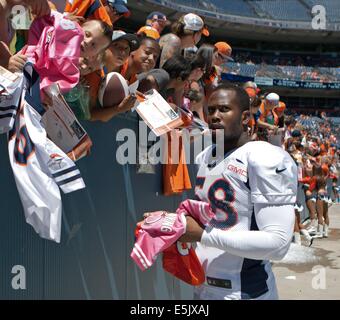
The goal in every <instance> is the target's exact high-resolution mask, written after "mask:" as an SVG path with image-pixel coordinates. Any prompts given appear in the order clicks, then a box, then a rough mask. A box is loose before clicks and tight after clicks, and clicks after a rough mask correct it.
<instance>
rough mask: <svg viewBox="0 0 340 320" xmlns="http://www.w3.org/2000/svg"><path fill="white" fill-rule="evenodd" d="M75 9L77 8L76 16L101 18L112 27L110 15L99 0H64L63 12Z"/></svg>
mask: <svg viewBox="0 0 340 320" xmlns="http://www.w3.org/2000/svg"><path fill="white" fill-rule="evenodd" d="M76 9H78V11H77V12H76V15H77V16H80V17H84V18H85V19H89V18H90V19H96V20H102V21H104V22H106V23H107V24H108V25H109V26H110V27H112V22H111V19H110V16H109V14H108V13H107V12H106V9H105V7H104V5H103V4H102V2H101V1H100V0H73V1H72V3H71V2H70V1H66V5H65V9H64V11H65V12H73V11H75V10H76Z"/></svg>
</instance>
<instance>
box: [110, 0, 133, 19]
mask: <svg viewBox="0 0 340 320" xmlns="http://www.w3.org/2000/svg"><path fill="white" fill-rule="evenodd" d="M107 3H108V4H109V5H110V6H111V7H112V8H114V9H115V10H116V11H117V12H118V13H121V14H123V15H124V17H129V16H130V15H131V12H130V10H129V9H128V8H127V7H126V5H127V0H107Z"/></svg>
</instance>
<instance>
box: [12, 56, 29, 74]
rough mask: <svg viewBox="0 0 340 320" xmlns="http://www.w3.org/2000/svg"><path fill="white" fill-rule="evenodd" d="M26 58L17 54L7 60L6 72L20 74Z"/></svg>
mask: <svg viewBox="0 0 340 320" xmlns="http://www.w3.org/2000/svg"><path fill="white" fill-rule="evenodd" d="M26 61H27V57H26V56H25V55H23V54H20V53H17V54H15V55H13V56H11V57H10V58H9V61H8V70H9V71H11V72H22V70H23V69H24V65H25V63H26Z"/></svg>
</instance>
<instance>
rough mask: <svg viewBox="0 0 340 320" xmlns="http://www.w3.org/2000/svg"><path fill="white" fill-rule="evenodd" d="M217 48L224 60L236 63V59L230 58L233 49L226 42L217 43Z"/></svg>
mask: <svg viewBox="0 0 340 320" xmlns="http://www.w3.org/2000/svg"><path fill="white" fill-rule="evenodd" d="M215 48H217V51H218V53H219V54H220V55H221V56H222V57H223V58H224V59H227V60H229V61H234V59H233V58H232V57H230V55H231V52H232V48H231V46H230V45H229V44H228V43H226V42H223V41H221V42H216V43H215Z"/></svg>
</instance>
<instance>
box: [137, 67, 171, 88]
mask: <svg viewBox="0 0 340 320" xmlns="http://www.w3.org/2000/svg"><path fill="white" fill-rule="evenodd" d="M148 76H152V77H154V79H155V80H156V82H157V84H158V87H159V91H162V90H163V89H164V88H165V87H166V86H167V84H168V83H169V81H170V76H169V74H168V73H167V72H166V71H165V70H163V69H152V70H150V71H149V72H143V73H140V74H139V75H137V79H138V80H139V81H140V82H141V81H142V80H143V79H145V78H146V77H148Z"/></svg>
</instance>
